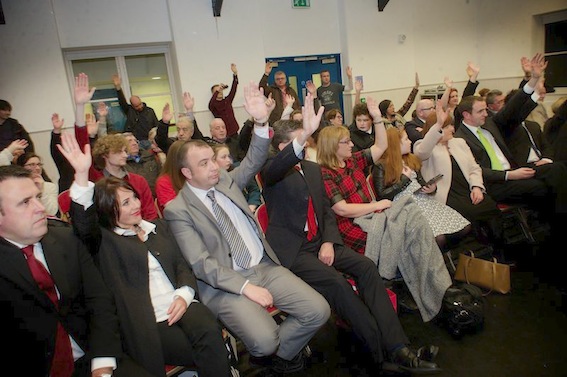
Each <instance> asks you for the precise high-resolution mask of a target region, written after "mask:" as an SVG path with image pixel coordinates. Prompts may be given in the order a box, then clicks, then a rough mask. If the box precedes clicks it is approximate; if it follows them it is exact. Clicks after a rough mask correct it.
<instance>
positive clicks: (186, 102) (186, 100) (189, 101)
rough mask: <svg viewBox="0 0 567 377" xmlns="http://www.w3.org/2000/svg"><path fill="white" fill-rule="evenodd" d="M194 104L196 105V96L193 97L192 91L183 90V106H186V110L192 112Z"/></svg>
mask: <svg viewBox="0 0 567 377" xmlns="http://www.w3.org/2000/svg"><path fill="white" fill-rule="evenodd" d="M193 106H195V98H193V97H191V93H189V92H183V107H185V110H186V111H187V112H189V111H191V112H192V111H193Z"/></svg>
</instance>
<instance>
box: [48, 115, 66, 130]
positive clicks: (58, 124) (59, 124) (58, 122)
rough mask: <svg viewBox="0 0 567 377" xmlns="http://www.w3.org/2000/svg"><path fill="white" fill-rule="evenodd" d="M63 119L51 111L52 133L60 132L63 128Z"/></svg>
mask: <svg viewBox="0 0 567 377" xmlns="http://www.w3.org/2000/svg"><path fill="white" fill-rule="evenodd" d="M64 123H65V119H63V118H59V114H57V113H53V114H52V115H51V124H52V125H53V133H56V134H60V133H61V130H62V129H63V124H64Z"/></svg>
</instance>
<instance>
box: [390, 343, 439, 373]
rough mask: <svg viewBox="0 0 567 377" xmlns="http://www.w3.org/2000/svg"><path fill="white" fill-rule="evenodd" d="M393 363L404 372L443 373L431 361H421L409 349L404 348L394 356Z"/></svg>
mask: <svg viewBox="0 0 567 377" xmlns="http://www.w3.org/2000/svg"><path fill="white" fill-rule="evenodd" d="M392 362H393V363H394V364H396V366H397V367H398V368H400V369H402V370H404V371H407V372H410V373H414V374H433V373H439V372H441V368H439V366H438V365H437V364H435V363H433V362H431V361H426V360H421V359H420V358H419V357H417V355H416V354H415V353H414V352H413V351H412V350H410V349H409V348H408V347H403V348H400V349H399V350H397V351H396V352H394V353H393V354H392Z"/></svg>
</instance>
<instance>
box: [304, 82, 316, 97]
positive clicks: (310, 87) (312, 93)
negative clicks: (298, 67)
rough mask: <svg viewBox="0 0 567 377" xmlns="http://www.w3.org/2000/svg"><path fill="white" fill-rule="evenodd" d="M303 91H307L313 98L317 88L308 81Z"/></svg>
mask: <svg viewBox="0 0 567 377" xmlns="http://www.w3.org/2000/svg"><path fill="white" fill-rule="evenodd" d="M305 89H307V91H308V92H309V93H311V95H312V96H314V97H315V95H316V94H317V88H316V87H315V84H313V81H311V80H308V81H307V82H306V83H305Z"/></svg>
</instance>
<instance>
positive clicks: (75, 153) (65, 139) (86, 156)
mask: <svg viewBox="0 0 567 377" xmlns="http://www.w3.org/2000/svg"><path fill="white" fill-rule="evenodd" d="M57 149H59V152H61V154H62V155H63V156H64V157H65V158H66V159H67V161H69V164H70V165H71V166H72V167H73V169H74V170H75V180H78V178H80V179H81V180H82V181H81V182H77V183H78V184H80V185H81V186H85V185H86V182H83V181H84V180H85V179H86V181H88V175H89V168H90V167H91V164H92V156H91V146H90V145H89V144H88V143H87V144H85V151H84V152H83V151H82V150H81V147H80V146H79V143H78V142H77V139H76V138H75V133H74V132H64V133H62V134H61V144H57Z"/></svg>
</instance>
